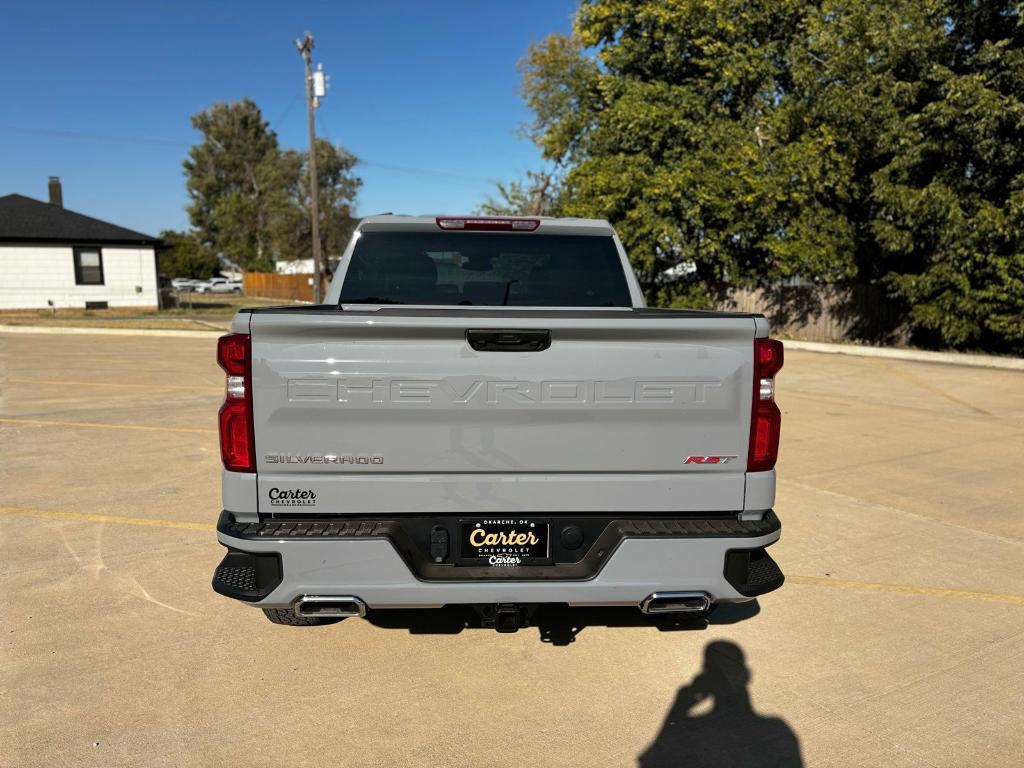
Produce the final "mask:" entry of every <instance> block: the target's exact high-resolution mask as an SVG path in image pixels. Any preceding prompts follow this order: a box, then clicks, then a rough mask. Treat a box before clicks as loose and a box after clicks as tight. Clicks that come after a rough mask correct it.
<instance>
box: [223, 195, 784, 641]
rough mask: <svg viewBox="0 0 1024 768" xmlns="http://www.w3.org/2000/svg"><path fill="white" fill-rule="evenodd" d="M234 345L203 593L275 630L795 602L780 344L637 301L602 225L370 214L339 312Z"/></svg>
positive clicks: (342, 275)
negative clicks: (785, 588) (780, 492)
mask: <svg viewBox="0 0 1024 768" xmlns="http://www.w3.org/2000/svg"><path fill="white" fill-rule="evenodd" d="M232 331H233V332H232V333H231V334H230V335H228V336H224V337H223V338H222V339H221V340H220V343H219V346H218V361H219V363H220V365H221V367H222V368H223V369H224V371H225V373H226V375H227V394H226V399H225V402H224V405H223V407H222V408H221V410H220V441H221V452H222V458H223V463H224V470H223V512H222V513H221V516H220V520H219V522H218V526H217V538H218V540H219V541H220V543H221V544H223V545H224V546H226V547H227V554H226V555H225V557H224V559H223V561H222V562H221V564H220V565H219V566H218V567H217V568H216V571H215V574H214V578H213V588H214V589H215V590H216V591H217V592H219V593H221V594H224V595H227V596H229V597H233V598H236V599H238V600H242V601H245V602H247V603H249V604H251V605H254V606H258V607H260V608H262V609H264V611H265V613H266V614H267V616H268V617H269V618H270V619H271V620H272V621H275V622H277V623H284V624H320V623H327V622H329V621H332V620H338V619H339V618H342V617H349V616H365V615H367V612H368V611H371V612H378V611H386V610H387V609H392V608H402V609H408V608H423V609H431V608H440V607H442V606H450V605H462V606H472V607H473V608H474V609H476V612H477V614H478V615H479V617H480V619H481V622H482V624H483V626H489V627H494V628H496V629H498V630H500V631H514V630H515V629H517V628H519V627H520V626H526V625H527V624H528V622H529V619H530V616H531V613H532V611H533V610H535V609H536V608H537V607H538V606H541V605H546V604H565V605H569V606H590V607H593V606H633V607H635V608H636V609H638V610H640V611H643V612H645V613H650V614H656V613H672V614H691V615H693V616H702V615H705V614H707V613H708V612H709V611H710V610H711V609H712V608H713V607H714V606H715V605H716V604H718V603H728V602H742V601H747V600H751V599H752V598H754V597H755V596H757V595H760V594H763V593H765V592H768V591H770V590H773V589H776V588H778V587H779V586H781V585H782V581H783V576H782V572H781V571H780V569H779V567H778V566H777V565H776V564H775V561H774V560H772V558H771V557H770V556H769V555H768V554H767V552H766V547H768V546H769V545H770V544H772V543H774V542H775V541H777V540H778V538H779V535H780V530H781V528H780V524H779V520H778V518H777V517H776V516H775V514H774V512H773V511H772V505H773V503H774V499H775V468H774V467H775V460H776V455H777V453H778V444H779V426H780V420H781V419H780V413H779V409H778V407H777V406H776V404H775V398H774V391H775V390H774V379H775V375H776V374H777V373H778V371H779V369H780V368H781V367H782V344H781V343H780V342H778V341H775V340H772V339H769V338H768V324H767V322H766V321H765V319H764V317H763V316H761V315H752V314H741V313H727V312H699V311H688V310H657V309H646V308H645V307H644V300H643V296H642V294H641V291H640V287H639V285H638V284H637V281H636V278H635V276H634V275H633V272H632V270H631V268H630V266H629V261H628V260H627V258H626V254H625V252H624V250H623V248H622V244H621V243H620V242H619V239H618V237H617V236H616V235H615V232H614V231H613V230H612V228H611V226H610V225H609V224H608V223H607V222H604V221H596V220H584V219H553V218H533V219H524V218H513V219H501V218H473V217H436V218H435V217H406V216H392V215H386V216H374V217H370V218H367V219H364V220H363V221H362V222H361V223H360V225H359V227H358V230H357V231H356V233H355V235H354V236H353V238H352V241H351V243H350V244H349V245H348V248H347V249H346V251H345V253H344V255H343V257H342V260H341V262H340V265H339V267H338V270H337V272H336V278H335V280H334V282H333V284H332V285H331V287H330V290H329V292H328V294H327V298H326V301H325V302H324V304H322V305H315V306H291V307H279V308H261V309H245V310H242V311H240V312H239V313H238V314H237V315H236V316H235V318H234V321H233V324H232Z"/></svg>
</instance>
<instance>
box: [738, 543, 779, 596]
mask: <svg viewBox="0 0 1024 768" xmlns="http://www.w3.org/2000/svg"><path fill="white" fill-rule="evenodd" d="M725 580H726V581H728V582H729V583H730V584H732V586H733V587H734V588H735V590H736V591H737V592H739V593H740V594H741V595H743V596H745V597H756V596H757V595H763V594H765V593H766V592H771V591H772V590H775V589H778V588H779V587H781V586H782V583H783V582H784V581H785V580H786V577H785V576H783V574H782V569H781V568H779V564H778V563H776V562H775V561H774V560H773V559H772V556H771V555H769V554H768V553H767V552H766V551H765V550H764V549H763V548H759V549H730V550H729V551H728V552H726V553H725Z"/></svg>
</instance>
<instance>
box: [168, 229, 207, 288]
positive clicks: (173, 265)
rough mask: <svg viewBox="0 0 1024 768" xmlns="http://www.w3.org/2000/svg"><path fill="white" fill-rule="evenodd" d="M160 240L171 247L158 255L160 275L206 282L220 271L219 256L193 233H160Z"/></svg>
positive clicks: (171, 231) (169, 231)
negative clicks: (191, 278)
mask: <svg viewBox="0 0 1024 768" xmlns="http://www.w3.org/2000/svg"><path fill="white" fill-rule="evenodd" d="M160 239H161V240H163V241H164V242H165V243H166V244H167V245H168V246H169V248H167V249H166V250H162V251H159V252H158V255H157V269H158V271H159V272H160V274H162V275H167V276H168V277H193V278H198V279H201V280H205V279H206V278H208V277H213V275H215V274H216V273H217V271H218V270H219V269H220V260H219V259H218V258H217V254H215V253H214V252H213V250H212V249H211V248H210V247H209V246H208V245H205V244H204V243H202V242H201V241H200V240H199V238H198V237H196V236H195V235H194V234H192V233H191V232H176V231H174V230H165V231H163V232H161V233H160Z"/></svg>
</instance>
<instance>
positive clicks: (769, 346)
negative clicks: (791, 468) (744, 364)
mask: <svg viewBox="0 0 1024 768" xmlns="http://www.w3.org/2000/svg"><path fill="white" fill-rule="evenodd" d="M782 357H783V356H782V342H781V341H777V340H776V339H754V394H753V401H754V403H753V408H752V409H751V413H750V450H749V452H748V454H747V471H748V472H765V471H767V470H769V469H771V468H772V467H774V466H775V462H776V461H777V460H778V458H779V430H780V428H781V427H782V412H781V411H780V410H779V406H777V405H776V404H775V374H777V373H778V372H779V371H780V370H781V369H782Z"/></svg>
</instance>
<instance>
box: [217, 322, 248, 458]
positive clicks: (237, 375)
mask: <svg viewBox="0 0 1024 768" xmlns="http://www.w3.org/2000/svg"><path fill="white" fill-rule="evenodd" d="M251 351H252V347H251V343H250V339H249V334H247V333H231V334H228V335H227V336H221V337H220V338H219V339H217V363H218V364H219V365H220V367H221V368H223V369H224V373H226V374H227V381H226V382H225V387H224V405H222V406H221V407H220V412H219V414H218V420H219V423H220V458H221V461H223V462H224V468H225V469H230V470H231V471H232V472H255V471H256V447H255V444H254V442H253V429H252V354H251Z"/></svg>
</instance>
